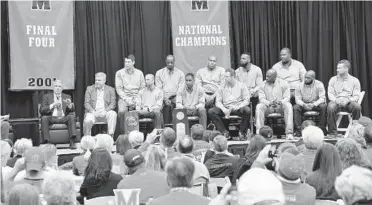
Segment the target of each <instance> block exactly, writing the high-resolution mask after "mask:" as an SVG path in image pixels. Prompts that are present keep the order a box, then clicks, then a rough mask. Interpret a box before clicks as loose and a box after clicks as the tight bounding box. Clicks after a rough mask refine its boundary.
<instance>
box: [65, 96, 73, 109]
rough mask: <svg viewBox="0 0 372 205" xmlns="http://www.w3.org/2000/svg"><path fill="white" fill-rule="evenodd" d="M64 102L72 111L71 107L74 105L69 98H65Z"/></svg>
mask: <svg viewBox="0 0 372 205" xmlns="http://www.w3.org/2000/svg"><path fill="white" fill-rule="evenodd" d="M65 102H66V105H67V107H68V108H69V109H72V107H73V106H74V103H73V102H71V99H70V98H67V99H66V101H65Z"/></svg>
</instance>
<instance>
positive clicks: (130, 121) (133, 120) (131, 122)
mask: <svg viewBox="0 0 372 205" xmlns="http://www.w3.org/2000/svg"><path fill="white" fill-rule="evenodd" d="M126 123H127V125H128V126H129V127H135V126H137V124H138V119H137V118H136V117H133V116H129V117H127V120H126Z"/></svg>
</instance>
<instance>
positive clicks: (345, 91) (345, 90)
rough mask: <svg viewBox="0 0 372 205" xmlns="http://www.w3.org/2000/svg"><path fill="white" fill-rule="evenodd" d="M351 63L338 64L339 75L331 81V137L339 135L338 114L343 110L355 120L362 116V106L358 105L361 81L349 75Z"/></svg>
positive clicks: (329, 121) (328, 118) (328, 119)
mask: <svg viewBox="0 0 372 205" xmlns="http://www.w3.org/2000/svg"><path fill="white" fill-rule="evenodd" d="M350 68H351V65H350V62H349V61H347V60H341V61H339V62H338V64H337V75H336V76H333V77H332V78H331V79H330V80H329V84H328V98H329V101H330V102H329V103H328V107H327V122H328V133H329V135H331V137H335V136H336V135H337V126H336V120H337V113H338V112H339V111H341V110H346V111H347V112H350V113H351V114H352V116H353V119H354V120H358V119H359V118H360V115H361V109H362V108H361V106H360V105H359V104H358V100H359V95H360V82H359V80H358V79H357V78H356V77H354V76H352V75H350V74H349V69H350Z"/></svg>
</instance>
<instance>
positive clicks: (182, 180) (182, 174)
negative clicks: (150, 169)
mask: <svg viewBox="0 0 372 205" xmlns="http://www.w3.org/2000/svg"><path fill="white" fill-rule="evenodd" d="M165 169H166V172H167V180H168V184H169V186H170V187H171V188H177V187H188V188H190V187H191V186H192V184H193V181H192V179H193V175H194V172H195V166H194V163H193V162H192V161H191V160H190V159H188V158H186V157H175V158H173V159H172V160H170V161H168V163H167V165H166V168H165Z"/></svg>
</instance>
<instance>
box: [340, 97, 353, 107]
mask: <svg viewBox="0 0 372 205" xmlns="http://www.w3.org/2000/svg"><path fill="white" fill-rule="evenodd" d="M350 102H351V100H350V99H349V98H344V99H342V100H341V105H342V106H343V107H346V106H347V105H348V104H349V103H350Z"/></svg>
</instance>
